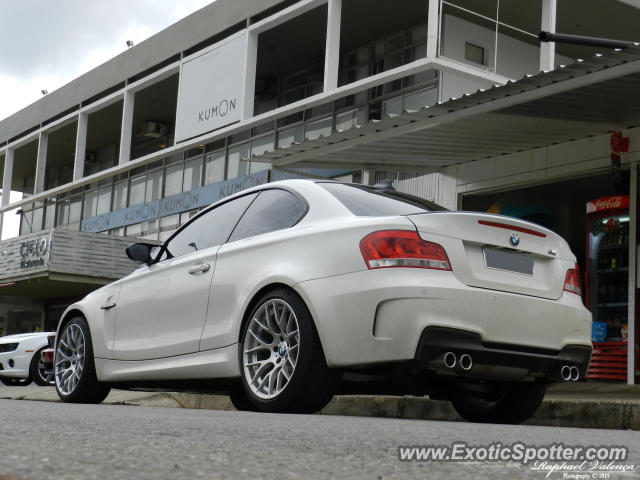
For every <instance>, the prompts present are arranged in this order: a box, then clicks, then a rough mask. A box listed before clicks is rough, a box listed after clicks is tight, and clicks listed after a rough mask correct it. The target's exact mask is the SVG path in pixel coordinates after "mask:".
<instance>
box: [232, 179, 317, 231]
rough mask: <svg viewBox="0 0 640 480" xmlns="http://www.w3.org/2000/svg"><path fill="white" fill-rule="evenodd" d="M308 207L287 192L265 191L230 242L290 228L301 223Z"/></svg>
mask: <svg viewBox="0 0 640 480" xmlns="http://www.w3.org/2000/svg"><path fill="white" fill-rule="evenodd" d="M306 211H307V205H306V204H305V203H304V202H303V201H302V200H300V199H299V198H298V197H296V196H295V195H294V194H292V193H290V192H287V191H286V190H279V189H274V190H263V191H262V192H260V195H258V198H256V200H255V201H254V202H253V203H252V204H251V206H250V207H249V209H248V210H247V212H246V213H245V214H244V215H243V216H242V218H241V219H240V221H239V222H238V225H237V226H236V228H235V230H234V231H233V233H232V234H231V237H230V238H229V241H230V242H233V241H234V240H241V239H243V238H247V237H252V236H254V235H260V234H261V233H267V232H274V231H276V230H282V229H283V228H289V227H291V226H293V225H295V224H296V223H298V222H299V221H300V219H301V218H302V217H303V216H304V214H305V213H306Z"/></svg>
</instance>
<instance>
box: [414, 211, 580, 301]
mask: <svg viewBox="0 0 640 480" xmlns="http://www.w3.org/2000/svg"><path fill="white" fill-rule="evenodd" d="M407 218H409V219H410V220H411V221H412V222H413V223H414V224H415V226H416V228H417V230H418V233H419V234H420V236H421V237H422V238H423V239H425V240H431V239H430V238H429V236H430V235H438V236H445V237H450V238H451V239H452V240H451V241H448V242H447V245H446V246H445V249H446V250H447V253H448V254H449V260H450V261H451V266H452V269H453V273H454V275H455V276H456V277H457V278H458V279H459V280H460V281H461V282H463V283H464V284H466V285H468V286H472V287H479V288H487V289H492V290H499V291H504V292H511V293H519V294H524V295H532V296H537V297H543V298H549V299H556V298H559V297H560V296H561V295H562V291H563V287H564V280H565V275H566V272H567V270H568V269H569V268H573V266H574V263H575V257H574V255H573V254H572V253H571V250H570V249H569V246H568V245H567V243H566V242H565V241H564V239H562V237H560V236H559V235H557V234H556V233H554V232H552V231H551V230H548V229H546V228H544V227H542V226H540V225H536V224H533V223H530V222H526V221H524V220H520V219H516V218H511V217H504V216H499V215H490V214H482V213H470V212H431V213H426V214H416V215H409V216H408V217H407ZM456 240H457V241H456Z"/></svg>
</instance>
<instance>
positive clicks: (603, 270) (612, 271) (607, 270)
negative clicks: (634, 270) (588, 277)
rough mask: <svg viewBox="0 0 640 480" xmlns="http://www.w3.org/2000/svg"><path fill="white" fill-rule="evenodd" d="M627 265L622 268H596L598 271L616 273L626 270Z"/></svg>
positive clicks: (627, 269) (627, 268)
mask: <svg viewBox="0 0 640 480" xmlns="http://www.w3.org/2000/svg"><path fill="white" fill-rule="evenodd" d="M628 271H629V267H622V268H615V269H614V268H604V269H602V270H598V273H618V272H628Z"/></svg>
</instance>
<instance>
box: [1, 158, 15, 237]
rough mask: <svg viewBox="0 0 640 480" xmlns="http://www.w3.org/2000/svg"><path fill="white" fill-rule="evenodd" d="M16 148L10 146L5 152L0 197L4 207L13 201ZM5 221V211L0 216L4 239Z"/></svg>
mask: <svg viewBox="0 0 640 480" xmlns="http://www.w3.org/2000/svg"><path fill="white" fill-rule="evenodd" d="M14 154H15V150H14V149H13V148H8V149H7V150H5V152H4V172H3V177H2V197H0V205H2V206H3V207H5V206H7V205H9V203H11V180H12V178H13V158H14ZM3 222H4V213H3V214H2V215H1V216H0V240H2V224H3Z"/></svg>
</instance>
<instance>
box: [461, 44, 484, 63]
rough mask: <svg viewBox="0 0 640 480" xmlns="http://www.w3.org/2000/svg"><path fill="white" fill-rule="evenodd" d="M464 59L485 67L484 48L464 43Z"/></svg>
mask: <svg viewBox="0 0 640 480" xmlns="http://www.w3.org/2000/svg"><path fill="white" fill-rule="evenodd" d="M464 58H465V60H469V61H471V62H474V63H477V64H479V65H484V48H483V47H480V46H478V45H474V44H473V43H469V42H464Z"/></svg>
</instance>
